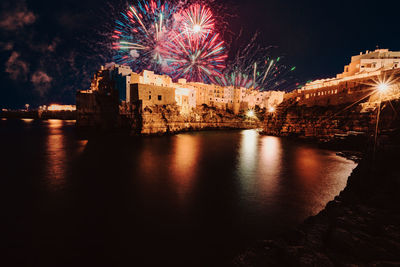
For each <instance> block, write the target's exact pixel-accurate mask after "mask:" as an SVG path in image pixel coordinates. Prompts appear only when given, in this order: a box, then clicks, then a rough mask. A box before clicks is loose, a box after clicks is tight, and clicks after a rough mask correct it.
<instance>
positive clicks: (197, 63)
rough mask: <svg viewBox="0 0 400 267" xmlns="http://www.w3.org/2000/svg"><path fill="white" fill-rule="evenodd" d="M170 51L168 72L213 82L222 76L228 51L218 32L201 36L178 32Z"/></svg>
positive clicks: (180, 76)
mask: <svg viewBox="0 0 400 267" xmlns="http://www.w3.org/2000/svg"><path fill="white" fill-rule="evenodd" d="M169 51H170V53H169V55H168V57H169V64H168V65H169V71H168V72H169V74H170V75H171V76H172V77H173V78H186V79H187V80H189V81H195V82H200V81H205V82H213V81H215V80H216V77H221V76H222V70H223V69H224V68H225V60H226V58H227V53H226V49H225V46H224V41H222V40H221V39H220V36H219V34H218V33H213V34H208V35H206V36H204V37H200V38H198V37H196V38H186V37H185V36H184V35H181V34H177V36H176V37H175V38H174V39H173V40H172V41H171V42H170V44H169Z"/></svg>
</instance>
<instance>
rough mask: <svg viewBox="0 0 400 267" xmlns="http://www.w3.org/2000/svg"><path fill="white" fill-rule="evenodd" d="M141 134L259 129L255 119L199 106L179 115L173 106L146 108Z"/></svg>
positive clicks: (142, 116)
mask: <svg viewBox="0 0 400 267" xmlns="http://www.w3.org/2000/svg"><path fill="white" fill-rule="evenodd" d="M141 118H142V125H141V129H140V133H141V134H163V133H177V132H182V131H190V130H204V129H245V128H259V127H261V123H260V121H259V120H258V119H257V118H251V119H249V118H247V117H246V116H237V115H234V114H232V113H230V112H229V111H224V110H219V109H215V108H210V107H207V106H201V107H198V108H196V109H193V110H192V112H190V113H188V114H181V113H180V112H179V109H178V107H177V106H175V105H167V106H152V107H146V108H145V109H144V110H143V112H141Z"/></svg>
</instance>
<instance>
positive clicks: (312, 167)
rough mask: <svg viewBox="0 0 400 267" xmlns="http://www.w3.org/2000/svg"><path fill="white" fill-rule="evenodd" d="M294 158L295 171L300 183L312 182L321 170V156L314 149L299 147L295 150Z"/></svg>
mask: <svg viewBox="0 0 400 267" xmlns="http://www.w3.org/2000/svg"><path fill="white" fill-rule="evenodd" d="M295 159H296V161H295V165H296V166H295V167H296V173H297V174H298V176H299V178H300V181H301V183H303V184H304V185H305V186H309V185H310V184H312V183H314V182H315V181H316V180H317V179H318V177H319V175H320V173H321V171H322V169H321V168H322V166H321V163H320V162H319V161H320V160H321V158H320V157H319V155H318V154H317V152H316V149H313V148H307V147H299V148H298V149H297V150H296V157H295Z"/></svg>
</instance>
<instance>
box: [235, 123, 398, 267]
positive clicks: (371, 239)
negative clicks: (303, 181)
mask: <svg viewBox="0 0 400 267" xmlns="http://www.w3.org/2000/svg"><path fill="white" fill-rule="evenodd" d="M399 151H400V134H399V129H398V128H397V130H396V131H395V133H392V134H391V138H390V141H389V145H388V144H386V145H385V146H384V147H379V150H378V151H377V153H376V154H375V155H374V154H373V153H372V152H371V153H370V154H369V155H370V156H367V157H366V158H364V159H363V160H362V161H361V162H360V164H359V165H358V166H357V168H356V169H354V171H353V173H352V174H351V176H350V177H349V179H348V182H347V186H346V188H345V189H344V190H343V191H342V192H341V193H340V194H339V196H337V197H336V198H335V199H334V200H333V201H331V202H329V203H328V204H327V205H326V208H325V209H324V210H322V211H321V212H320V213H319V214H318V215H316V216H313V217H310V218H309V219H307V220H306V221H305V222H304V223H303V224H301V225H300V226H299V227H298V228H297V229H296V230H294V231H292V232H289V233H286V234H285V235H283V236H282V237H281V238H279V239H275V240H265V241H260V242H259V243H258V244H256V245H255V246H254V247H252V248H249V249H248V250H247V251H245V252H243V253H242V254H241V255H239V256H238V257H236V258H235V259H234V265H235V266H400V169H399V167H398V162H399V159H400V156H399V153H400V152H399Z"/></svg>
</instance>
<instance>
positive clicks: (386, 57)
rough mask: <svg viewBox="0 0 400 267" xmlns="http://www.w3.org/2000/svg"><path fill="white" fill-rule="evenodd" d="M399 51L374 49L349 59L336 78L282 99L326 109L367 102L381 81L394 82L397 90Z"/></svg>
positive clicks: (294, 92) (297, 91) (307, 86)
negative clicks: (326, 107)
mask: <svg viewBox="0 0 400 267" xmlns="http://www.w3.org/2000/svg"><path fill="white" fill-rule="evenodd" d="M399 76H400V52H392V51H389V50H388V49H377V50H375V51H373V52H369V51H367V52H366V53H365V54H363V53H360V55H357V56H353V57H352V58H351V63H350V64H349V65H347V66H345V67H344V72H343V73H340V74H337V75H336V78H330V79H320V80H315V81H312V82H309V83H307V84H306V85H305V86H304V87H302V88H301V89H298V90H294V91H293V92H291V93H289V94H286V95H285V99H290V98H292V99H294V100H295V101H297V102H298V103H299V104H300V105H307V106H329V105H339V104H345V103H353V102H356V101H362V100H365V99H366V100H368V97H369V96H372V97H373V96H374V94H373V93H374V90H375V91H376V89H377V85H378V84H379V83H380V82H382V81H387V82H392V83H396V84H393V86H391V87H392V88H393V89H397V90H398V88H399V80H398V79H399Z"/></svg>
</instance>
